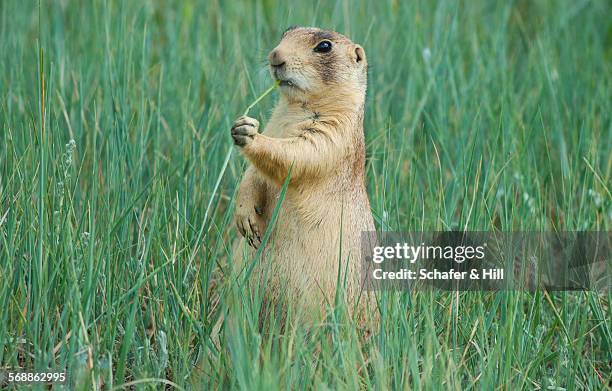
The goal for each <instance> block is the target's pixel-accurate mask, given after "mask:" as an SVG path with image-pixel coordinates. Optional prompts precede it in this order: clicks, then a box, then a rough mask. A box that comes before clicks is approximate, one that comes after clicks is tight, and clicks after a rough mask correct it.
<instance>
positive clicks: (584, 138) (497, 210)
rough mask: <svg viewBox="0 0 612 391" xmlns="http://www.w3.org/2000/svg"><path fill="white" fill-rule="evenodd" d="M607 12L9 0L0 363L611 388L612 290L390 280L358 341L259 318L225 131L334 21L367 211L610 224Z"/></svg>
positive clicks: (280, 378) (101, 379) (1, 144)
mask: <svg viewBox="0 0 612 391" xmlns="http://www.w3.org/2000/svg"><path fill="white" fill-rule="evenodd" d="M611 13H612V7H611V6H610V3H609V2H606V1H604V0H602V1H553V0H550V1H544V0H543V1H528V0H517V1H477V0H470V1H467V0H466V1H440V2H432V1H425V0H422V1H406V2H400V1H380V2H366V1H363V2H353V1H350V2H349V1H335V2H334V1H332V2H312V3H311V2H303V3H299V4H297V3H296V4H295V5H292V6H291V5H287V4H285V3H284V2H280V1H279V2H277V1H273V0H264V1H257V2H243V3H236V2H231V1H228V2H226V1H218V0H213V1H197V2H196V1H181V2H170V1H161V0H160V1H127V0H126V1H109V2H105V1H99V0H96V1H91V2H90V1H84V2H79V1H69V0H57V1H42V4H41V6H40V9H39V6H38V3H37V2H35V1H33V0H24V1H18V0H3V1H0V54H1V55H0V306H1V307H2V310H1V311H0V366H3V367H11V368H15V367H23V368H26V369H34V368H64V367H65V368H67V372H68V375H69V377H70V378H71V385H69V386H68V385H67V386H66V388H67V389H73V388H78V389H92V388H97V387H102V388H103V389H110V388H113V387H115V388H122V387H123V386H124V385H126V383H127V384H128V385H129V384H131V385H133V386H134V387H136V388H138V389H149V388H151V389H159V388H163V387H169V388H171V387H172V385H171V384H175V385H178V386H180V387H182V388H185V389H189V388H193V389H209V388H223V389H234V388H241V389H247V390H252V389H266V390H267V389H276V388H289V387H290V388H292V389H305V388H315V389H359V388H361V389H367V388H374V389H428V390H437V389H456V390H463V389H484V390H490V389H515V388H519V389H522V388H524V389H547V390H564V389H566V390H574V389H609V387H610V382H611V376H612V374H611V373H612V371H611V362H612V347H611V344H612V334H611V326H610V309H609V305H610V294H609V293H606V294H597V293H594V292H574V293H570V292H564V293H545V292H535V293H525V292H497V293H494V292H461V293H457V292H455V293H449V292H424V291H421V292H411V293H404V294H398V293H387V294H385V295H382V297H381V306H380V311H381V315H380V316H381V323H380V328H379V329H377V330H374V332H373V335H372V336H371V338H369V339H367V340H364V337H363V333H362V331H361V330H360V329H359V328H358V327H357V326H356V324H355V322H353V321H352V320H351V319H349V318H348V317H347V316H346V314H345V313H344V311H343V310H342V308H341V307H339V308H336V310H335V311H332V312H331V313H330V316H329V318H328V320H327V321H326V322H325V323H323V324H321V325H319V326H317V327H306V326H297V327H294V328H290V329H289V331H286V332H284V333H282V334H281V333H280V329H281V327H282V326H283V325H282V324H281V322H280V321H276V322H271V323H270V324H268V326H267V327H268V330H269V333H268V334H264V335H260V334H259V332H258V312H259V306H260V305H261V294H260V293H257V292H255V291H253V290H252V289H250V288H249V289H247V288H245V285H242V284H241V283H240V280H237V279H236V276H234V275H232V274H231V272H230V271H231V270H232V268H231V267H230V266H231V263H232V262H234V258H233V257H234V255H233V254H232V252H231V246H232V243H233V241H234V238H235V237H236V236H237V231H236V229H235V228H234V226H233V224H232V221H231V218H232V214H233V200H234V197H235V189H236V185H237V183H238V181H239V178H240V176H241V174H242V171H243V169H244V167H245V162H244V160H243V159H242V158H240V157H239V156H238V154H237V153H236V152H235V151H234V153H232V154H231V155H229V152H230V151H231V150H232V148H233V147H232V142H231V137H230V133H229V128H230V126H231V123H232V122H233V120H234V119H235V118H236V117H237V116H239V115H240V114H242V112H244V110H245V108H246V107H247V106H248V105H249V103H250V102H252V101H253V100H254V99H255V98H256V97H257V96H258V95H259V94H261V92H263V91H264V90H265V89H266V88H267V87H268V86H269V85H270V84H271V82H272V80H271V78H270V76H269V74H268V71H267V67H266V65H267V64H266V55H267V52H268V51H269V50H270V49H271V48H273V47H274V46H275V45H276V43H277V42H278V40H279V38H280V35H281V33H282V32H283V30H285V28H287V27H288V26H290V25H316V26H320V27H324V28H330V29H336V30H337V31H340V32H343V33H346V34H347V35H349V36H350V37H351V38H353V39H354V40H355V41H356V42H359V43H361V44H362V45H363V46H364V48H365V51H366V54H367V56H368V60H369V64H370V71H369V89H368V98H367V104H366V117H365V129H366V140H367V156H368V159H367V182H368V189H369V194H370V198H371V203H372V209H373V213H374V215H375V219H376V225H377V228H379V229H384V230H421V229H424V230H450V229H460V228H467V229H469V230H491V229H499V230H504V231H512V230H587V229H588V230H610V228H611V225H612V196H611V194H610V192H611V191H612V183H611V180H610V178H611V174H612V155H611V150H612V122H611V113H612V99H611V98H612V94H611V91H612V90H611V87H612V85H611V83H612V66H611V64H612V49H611V48H612V24H611V22H612V21H611V19H610V14H611ZM275 95H276V93H274V94H273V95H272V96H271V97H267V98H266V99H265V100H263V101H262V102H261V103H260V104H259V105H258V106H257V107H256V108H255V109H254V110H253V111H252V112H251V113H252V115H253V116H256V117H257V118H259V119H260V120H261V121H262V122H264V123H265V118H266V115H267V114H268V113H269V110H270V109H271V108H272V107H273V105H274V101H275V99H276V97H275ZM222 315H223V316H224V319H226V321H225V322H224V323H223V324H222V326H221V329H220V330H218V331H219V332H218V334H217V335H212V334H215V333H216V332H217V331H214V332H213V326H214V325H215V323H216V322H217V320H218V319H219V318H220V317H221V316H222ZM215 338H218V339H219V342H220V348H217V347H216V346H215ZM196 366H197V368H196ZM164 382H165V384H164Z"/></svg>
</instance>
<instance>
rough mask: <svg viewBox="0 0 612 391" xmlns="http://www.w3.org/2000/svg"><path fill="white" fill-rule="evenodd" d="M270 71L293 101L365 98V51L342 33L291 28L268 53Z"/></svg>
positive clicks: (283, 91) (288, 97) (308, 28)
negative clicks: (326, 97)
mask: <svg viewBox="0 0 612 391" xmlns="http://www.w3.org/2000/svg"><path fill="white" fill-rule="evenodd" d="M268 60H269V62H270V72H271V73H272V77H273V78H274V79H275V80H278V81H280V87H281V93H282V94H283V95H284V96H285V97H286V98H287V99H289V100H290V101H298V102H309V101H312V100H313V99H317V98H320V97H322V96H334V95H336V94H344V95H353V96H355V97H360V98H363V97H364V96H365V90H366V87H367V60H366V56H365V51H364V50H363V48H362V47H361V46H360V45H357V44H355V43H353V42H352V41H351V40H350V39H348V38H347V37H345V36H344V35H342V34H339V33H336V32H333V31H326V30H321V29H318V28H313V27H291V28H289V29H288V30H287V31H285V33H284V34H283V37H282V39H281V41H280V43H279V44H278V46H276V47H275V48H274V49H272V51H271V52H270V54H269V56H268Z"/></svg>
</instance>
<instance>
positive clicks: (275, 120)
mask: <svg viewBox="0 0 612 391" xmlns="http://www.w3.org/2000/svg"><path fill="white" fill-rule="evenodd" d="M316 120H317V115H316V113H313V112H312V111H309V110H306V109H301V108H299V109H296V108H292V109H288V108H287V107H278V108H277V109H276V110H274V112H273V113H272V117H271V118H270V120H269V121H268V124H267V125H266V127H265V129H264V130H263V134H265V135H266V136H270V137H277V138H289V137H295V136H298V135H300V134H301V133H302V132H303V131H304V129H305V128H306V127H307V126H308V124H312V123H314V121H316Z"/></svg>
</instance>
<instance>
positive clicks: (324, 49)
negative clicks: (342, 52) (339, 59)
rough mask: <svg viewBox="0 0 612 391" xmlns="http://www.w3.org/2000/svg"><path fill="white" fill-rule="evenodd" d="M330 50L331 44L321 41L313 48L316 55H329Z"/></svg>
mask: <svg viewBox="0 0 612 391" xmlns="http://www.w3.org/2000/svg"><path fill="white" fill-rule="evenodd" d="M331 49H332V43H331V42H329V41H321V42H319V44H318V45H317V46H315V48H314V51H315V52H317V53H329V52H330V51H331Z"/></svg>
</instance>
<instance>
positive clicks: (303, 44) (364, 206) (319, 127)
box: [231, 27, 375, 309]
mask: <svg viewBox="0 0 612 391" xmlns="http://www.w3.org/2000/svg"><path fill="white" fill-rule="evenodd" d="M268 59H269V62H270V71H271V73H272V76H273V78H274V79H275V80H277V81H279V82H280V99H279V102H278V104H277V106H276V107H275V109H274V111H273V113H272V116H271V118H270V120H269V121H268V123H267V125H266V126H265V128H264V131H263V132H262V133H259V132H258V130H259V122H258V121H257V120H255V119H253V118H249V117H241V118H238V119H237V120H236V122H234V125H233V127H232V130H231V133H232V138H233V140H234V143H235V144H236V146H238V148H239V150H240V152H241V153H242V154H243V155H244V156H245V157H246V158H247V159H248V160H249V162H250V163H251V164H250V166H249V167H248V168H247V170H246V172H245V175H244V178H243V180H242V182H241V183H240V187H239V190H238V195H237V199H236V213H235V219H236V224H237V226H238V230H239V231H240V233H241V234H242V236H244V238H245V239H246V241H247V242H248V244H249V245H250V246H251V247H253V248H257V247H258V246H259V245H260V243H261V238H262V236H263V233H264V232H265V230H266V227H267V224H268V223H269V221H270V218H271V215H272V212H273V210H274V207H275V206H276V203H277V201H278V195H279V192H280V189H281V187H282V184H283V183H284V181H285V179H286V177H287V174H288V172H289V169H290V167H292V168H291V177H290V182H289V185H288V190H287V193H286V196H285V199H284V202H283V205H282V207H281V210H280V213H279V216H278V220H277V223H276V226H275V227H274V231H273V233H272V236H271V238H270V241H269V244H268V246H267V248H266V249H265V251H264V254H265V259H262V260H261V261H260V263H261V264H265V263H268V262H269V263H270V264H269V265H270V271H271V275H270V281H269V282H268V285H267V290H269V292H268V293H267V294H268V295H271V297H272V299H273V298H274V297H275V296H278V295H280V294H281V293H282V294H289V295H290V297H291V298H292V299H291V300H292V301H300V302H303V303H304V304H306V305H307V306H308V307H307V308H310V309H316V308H319V309H320V308H322V305H323V304H324V303H325V302H327V303H332V304H333V303H334V297H335V294H336V288H337V281H338V276H339V274H338V266H339V265H341V271H340V280H341V285H342V286H343V287H345V297H346V298H347V300H348V301H349V302H351V303H353V302H354V300H355V299H356V298H357V297H358V296H359V295H360V293H361V283H360V282H361V276H360V274H361V267H362V265H361V254H360V252H361V233H362V231H374V229H375V228H374V221H373V219H372V213H371V211H370V202H369V200H368V195H367V192H366V186H365V183H364V172H365V143H364V133H363V114H364V103H365V94H366V87H367V61H366V57H365V52H364V50H363V48H362V47H361V46H359V45H357V44H354V43H353V42H351V41H350V40H349V39H348V38H347V37H345V36H343V35H341V34H338V33H336V32H331V31H325V30H321V29H318V28H304V27H293V28H290V29H288V30H287V31H285V33H284V34H283V36H282V39H281V42H280V44H279V45H278V46H277V47H275V48H274V49H273V50H272V51H271V52H270V54H269V56H268ZM341 242H342V243H341Z"/></svg>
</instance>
